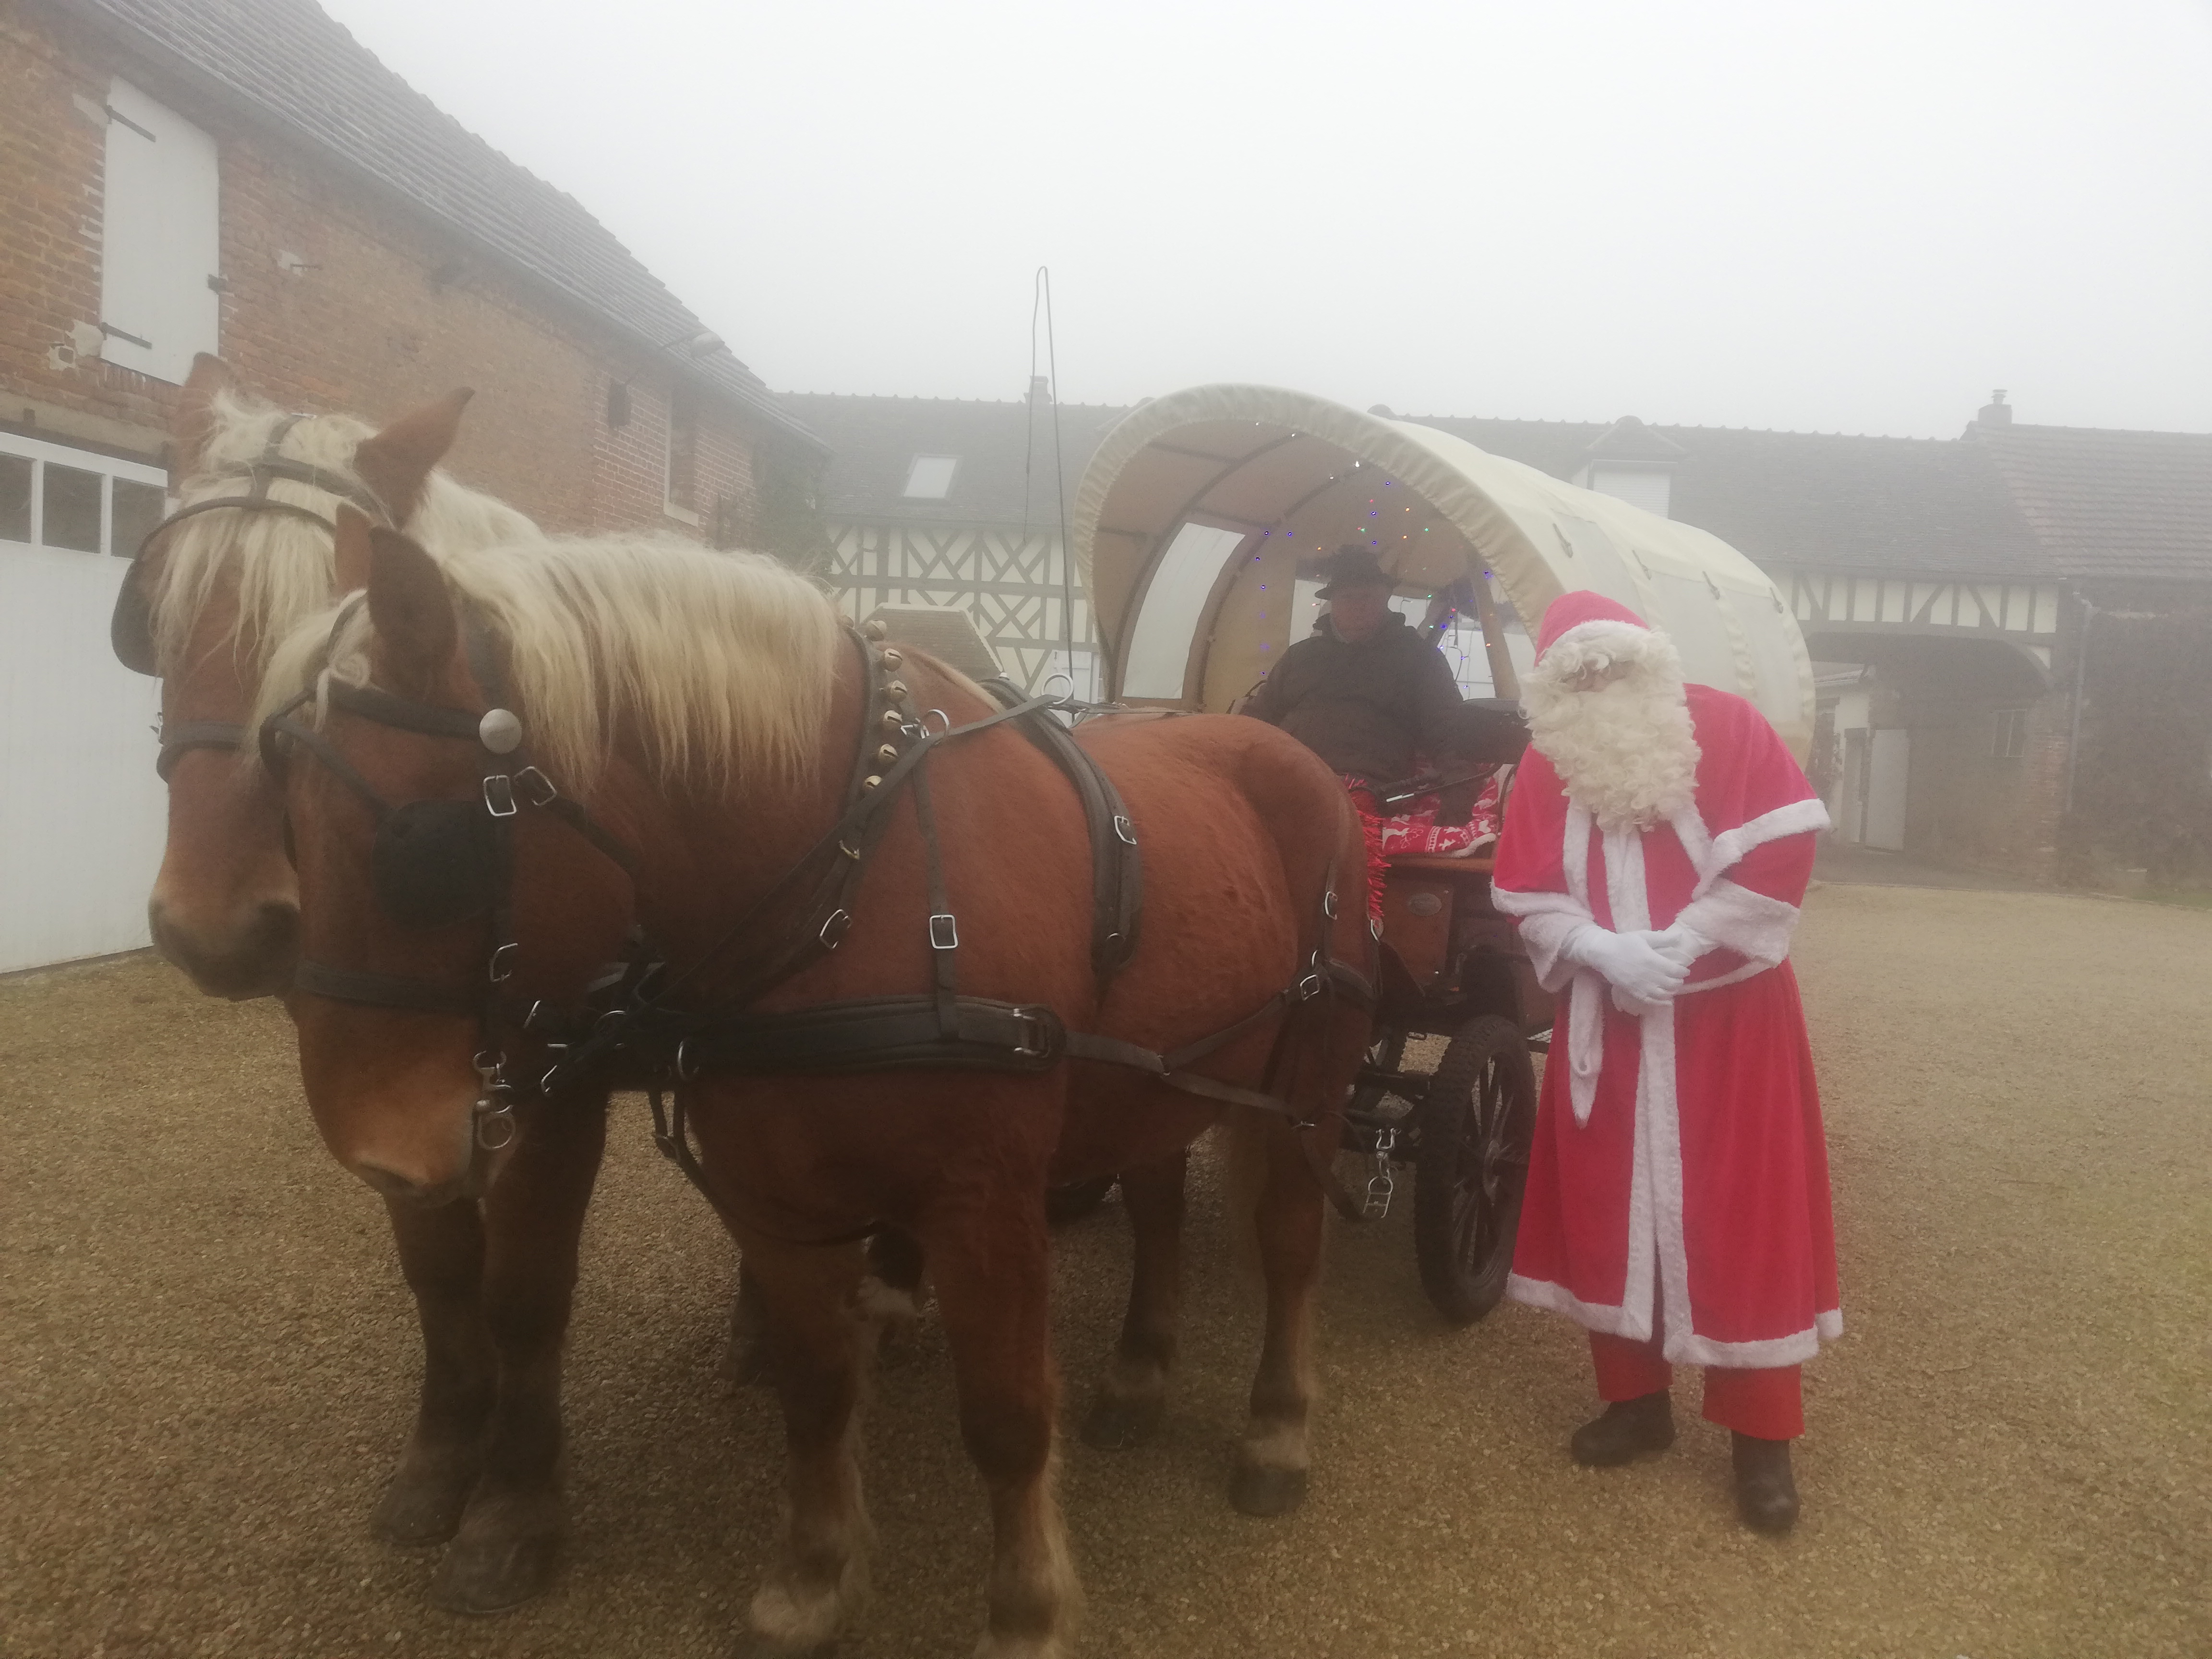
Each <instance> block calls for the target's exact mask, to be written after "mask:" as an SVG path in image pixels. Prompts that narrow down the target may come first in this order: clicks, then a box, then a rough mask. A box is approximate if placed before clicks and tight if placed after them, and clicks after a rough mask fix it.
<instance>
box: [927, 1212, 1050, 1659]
mask: <svg viewBox="0 0 2212 1659" xmlns="http://www.w3.org/2000/svg"><path fill="white" fill-rule="evenodd" d="M922 1243H923V1246H924V1248H925V1249H927V1252H928V1255H929V1263H930V1273H931V1274H932V1276H933V1278H934V1279H935V1281H936V1284H937V1306H938V1312H939V1317H940V1318H941V1319H942V1320H943V1321H944V1322H945V1338H946V1340H947V1341H948V1342H949V1343H950V1345H951V1350H952V1364H953V1372H954V1376H955V1379H956V1381H957V1383H958V1385H959V1389H960V1436H961V1438H962V1440H963V1441H964V1442H965V1443H966V1444H967V1447H968V1455H969V1457H971V1458H973V1459H974V1460H975V1468H976V1469H977V1471H978V1472H979V1473H980V1474H981V1475H982V1477H983V1483H984V1485H985V1486H986V1487H987V1489H988V1491H989V1492H990V1495H991V1520H992V1531H993V1534H994V1553H993V1560H992V1566H991V1578H990V1589H989V1595H990V1624H989V1628H988V1629H987V1631H986V1632H985V1633H984V1637H983V1640H982V1642H981V1645H980V1646H978V1648H977V1649H976V1655H977V1659H1060V1656H1061V1655H1063V1654H1065V1653H1066V1651H1067V1650H1068V1645H1069V1644H1070V1642H1071V1640H1072V1638H1073V1632H1074V1626H1075V1621H1076V1617H1077V1613H1078V1611H1079V1607H1080V1605H1081V1601H1082V1591H1081V1589H1080V1588H1079V1585H1078V1584H1077V1583H1076V1577H1075V1568H1074V1565H1073V1563H1072V1562H1071V1561H1070V1560H1069V1559H1068V1553H1067V1534H1066V1529H1065V1528H1063V1526H1062V1525H1061V1522H1060V1502H1059V1499H1058V1498H1057V1496H1056V1495H1055V1493H1054V1485H1055V1478H1056V1476H1057V1474H1058V1470H1059V1461H1060V1460H1059V1455H1058V1449H1057V1447H1056V1446H1055V1444H1054V1436H1055V1433H1056V1429H1057V1417H1058V1409H1059V1394H1060V1389H1059V1379H1058V1378H1057V1377H1056V1376H1054V1371H1053V1364H1052V1355H1051V1352H1050V1347H1049V1340H1050V1324H1049V1310H1048V1307H1047V1295H1048V1291H1049V1289H1050V1278H1051V1273H1050V1266H1049V1258H1048V1243H1047V1240H1046V1234H1045V1216H1044V1188H1043V1185H1042V1182H1039V1183H1038V1184H1037V1185H1036V1187H1035V1188H1031V1189H1029V1190H1027V1191H1024V1192H1021V1193H1019V1194H1014V1193H1010V1192H1000V1193H996V1194H990V1195H989V1196H988V1201H987V1203H985V1204H982V1205H981V1206H977V1207H975V1208H967V1209H963V1210H961V1211H959V1212H954V1213H951V1214H949V1215H943V1216H939V1217H936V1218H933V1219H932V1221H931V1223H930V1224H929V1225H927V1226H925V1227H924V1229H923V1231H922Z"/></svg>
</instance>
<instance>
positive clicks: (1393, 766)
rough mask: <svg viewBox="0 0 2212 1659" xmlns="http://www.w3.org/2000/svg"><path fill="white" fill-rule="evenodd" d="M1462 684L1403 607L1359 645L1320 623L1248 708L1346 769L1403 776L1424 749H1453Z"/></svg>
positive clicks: (1435, 754) (1388, 779)
mask: <svg viewBox="0 0 2212 1659" xmlns="http://www.w3.org/2000/svg"><path fill="white" fill-rule="evenodd" d="M1461 708H1462V705H1461V702H1460V696H1459V685H1458V684H1457V682H1456V681H1455V680H1454V679H1453V678H1452V671H1451V665H1450V664H1449V663H1447V662H1446V661H1445V660H1444V656H1443V652H1441V651H1439V650H1437V648H1436V647H1434V646H1433V645H1431V644H1430V643H1429V642H1428V641H1425V640H1424V639H1423V638H1422V637H1421V636H1420V635H1419V633H1417V632H1415V631H1414V630H1413V629H1412V628H1409V627H1407V623H1406V619H1405V618H1404V617H1401V616H1400V615H1399V614H1398V613H1397V612H1396V611H1388V612H1386V613H1385V614H1384V616H1383V625H1382V626H1381V627H1380V628H1378V629H1376V630H1375V633H1374V635H1372V636H1371V637H1370V638H1369V639H1367V640H1364V641H1362V642H1361V643H1359V644H1358V645H1352V644H1350V643H1348V642H1347V641H1343V640H1340V639H1339V638H1337V636H1336V634H1335V631H1334V629H1333V628H1331V626H1330V625H1329V622H1328V618H1327V617H1323V618H1322V625H1321V629H1320V630H1319V631H1318V632H1317V633H1316V634H1314V635H1312V636H1311V637H1310V638H1308V639H1303V640H1300V641H1298V642H1297V644H1296V645H1294V646H1292V647H1291V648H1290V649H1289V650H1287V651H1285V652H1284V653H1283V658H1282V660H1281V661H1280V662H1279V663H1277V664H1276V665H1275V666H1274V670H1273V672H1271V673H1270V674H1269V675H1268V676H1267V678H1266V679H1265V680H1264V681H1262V682H1261V686H1260V689H1259V690H1258V691H1257V692H1255V693H1254V695H1253V697H1252V701H1251V702H1249V703H1247V704H1246V705H1245V706H1244V712H1245V713H1246V714H1251V715H1255V716H1256V717H1257V718H1259V719H1261V720H1266V721H1267V723H1268V724H1269V725H1270V726H1280V727H1282V728H1283V730H1284V731H1285V732H1289V733H1290V734H1291V736H1292V737H1294V738H1297V740H1298V741H1299V742H1300V743H1303V744H1305V746H1306V747H1307V748H1309V749H1310V750H1313V751H1314V753H1316V755H1319V756H1320V757H1322V759H1323V760H1325V761H1327V762H1328V763H1329V765H1330V766H1331V767H1332V768H1333V769H1335V770H1336V771H1339V772H1348V773H1351V774H1352V775H1354V776H1357V777H1363V778H1365V779H1367V780H1368V781H1370V782H1372V783H1395V782H1397V781H1400V780H1401V779H1403V778H1407V777H1410V776H1411V775H1413V757H1414V755H1415V753H1416V752H1419V754H1421V755H1423V756H1425V757H1428V758H1430V759H1431V760H1434V759H1437V758H1439V757H1443V755H1445V754H1448V753H1449V752H1450V751H1451V750H1453V749H1454V748H1455V744H1456V739H1457V738H1458V737H1459V735H1460V733H1459V723H1460V713H1461Z"/></svg>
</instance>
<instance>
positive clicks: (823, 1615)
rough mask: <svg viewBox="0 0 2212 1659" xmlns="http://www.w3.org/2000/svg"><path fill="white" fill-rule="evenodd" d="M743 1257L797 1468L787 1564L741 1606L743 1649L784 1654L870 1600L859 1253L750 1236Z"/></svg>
mask: <svg viewBox="0 0 2212 1659" xmlns="http://www.w3.org/2000/svg"><path fill="white" fill-rule="evenodd" d="M744 1251H745V1265H746V1267H747V1268H748V1270H749V1271H750V1274H751V1283H752V1285H753V1286H754V1287H755V1289H756V1290H757V1291H758V1294H759V1297H760V1304H761V1310H762V1313H763V1316H764V1317H765V1319H766V1322H767V1328H768V1335H769V1342H770V1343H771V1345H772V1346H773V1349H774V1352H775V1365H774V1367H773V1375H774V1378H775V1387H776V1393H777V1395H779V1396H780V1398H781V1401H782V1405H783V1429H784V1443H785V1447H786V1449H787V1454H788V1456H789V1459H790V1462H789V1467H788V1480H789V1486H788V1490H787V1498H788V1500H789V1510H788V1513H787V1521H786V1527H785V1532H784V1545H783V1552H782V1558H781V1559H780V1560H779V1561H778V1562H777V1564H776V1565H775V1569H774V1570H773V1571H771V1572H770V1573H769V1578H768V1582H767V1583H764V1584H763V1585H762V1586H761V1588H760V1589H759V1591H758V1592H757V1594H756V1595H754V1596H753V1599H752V1602H751V1604H750V1606H749V1607H747V1608H746V1612H745V1618H746V1625H747V1632H746V1636H745V1638H744V1641H743V1642H742V1643H740V1644H739V1647H738V1651H739V1653H740V1654H741V1655H743V1656H747V1659H782V1656H795V1655H800V1654H811V1653H818V1652H820V1651H822V1650H823V1649H825V1648H826V1647H828V1646H829V1644H830V1643H831V1642H832V1641H834V1640H835V1639H836V1635H837V1632H838V1631H839V1630H840V1629H841V1628H842V1626H843V1625H844V1623H845V1621H846V1620H848V1618H850V1617H851V1616H852V1614H853V1613H854V1611H855V1610H856V1609H857V1608H858V1607H859V1606H860V1603H861V1601H864V1600H865V1599H866V1595H867V1587H868V1547H869V1544H870V1542H871V1537H870V1533H869V1529H868V1516H867V1510H866V1506H865V1505H864V1504H862V1502H861V1498H860V1459H859V1456H858V1441H859V1432H858V1431H859V1421H858V1412H859V1407H860V1360H861V1351H862V1346H863V1343H862V1335H861V1325H860V1319H859V1317H858V1315H857V1313H856V1310H855V1307H854V1303H855V1298H856V1297H857V1294H858V1291H859V1285H860V1247H859V1246H858V1245H857V1244H855V1245H849V1246H841V1247H836V1248H828V1247H822V1246H815V1247H811V1248H810V1247H807V1246H804V1245H795V1244H781V1243H776V1242H775V1241H774V1240H772V1239H766V1238H755V1239H754V1240H752V1241H751V1242H750V1243H747V1244H746V1245H745V1247H744Z"/></svg>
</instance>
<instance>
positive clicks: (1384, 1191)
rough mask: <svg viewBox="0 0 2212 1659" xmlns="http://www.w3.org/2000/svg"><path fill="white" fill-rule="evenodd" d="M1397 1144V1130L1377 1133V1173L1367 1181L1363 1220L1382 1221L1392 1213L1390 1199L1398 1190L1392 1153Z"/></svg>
mask: <svg viewBox="0 0 2212 1659" xmlns="http://www.w3.org/2000/svg"><path fill="white" fill-rule="evenodd" d="M1397 1144H1398V1132H1397V1131H1396V1130H1395V1129H1392V1128H1388V1127H1385V1128H1381V1129H1377V1130H1376V1132H1375V1173H1374V1174H1373V1175H1371V1176H1369V1177H1368V1179H1367V1195H1366V1198H1365V1200H1364V1201H1363V1202H1362V1203H1361V1204H1360V1206H1359V1213H1360V1216H1361V1218H1363V1219H1365V1220H1368V1221H1380V1220H1382V1219H1383V1217H1385V1216H1387V1215H1389V1213H1390V1197H1391V1194H1394V1193H1395V1192H1396V1191H1397V1190H1398V1182H1397V1180H1396V1178H1395V1176H1392V1175H1391V1173H1390V1153H1391V1150H1392V1149H1393V1148H1394V1147H1395V1146H1397Z"/></svg>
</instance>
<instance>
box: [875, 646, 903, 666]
mask: <svg viewBox="0 0 2212 1659" xmlns="http://www.w3.org/2000/svg"><path fill="white" fill-rule="evenodd" d="M880 660H881V661H882V663H883V665H884V667H886V668H896V667H897V666H898V665H900V664H901V663H902V662H904V661H905V660H906V659H905V658H904V657H902V656H901V655H900V654H899V653H897V652H896V651H893V650H891V649H890V648H889V647H885V649H884V654H883V656H882V658H881V659H880Z"/></svg>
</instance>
